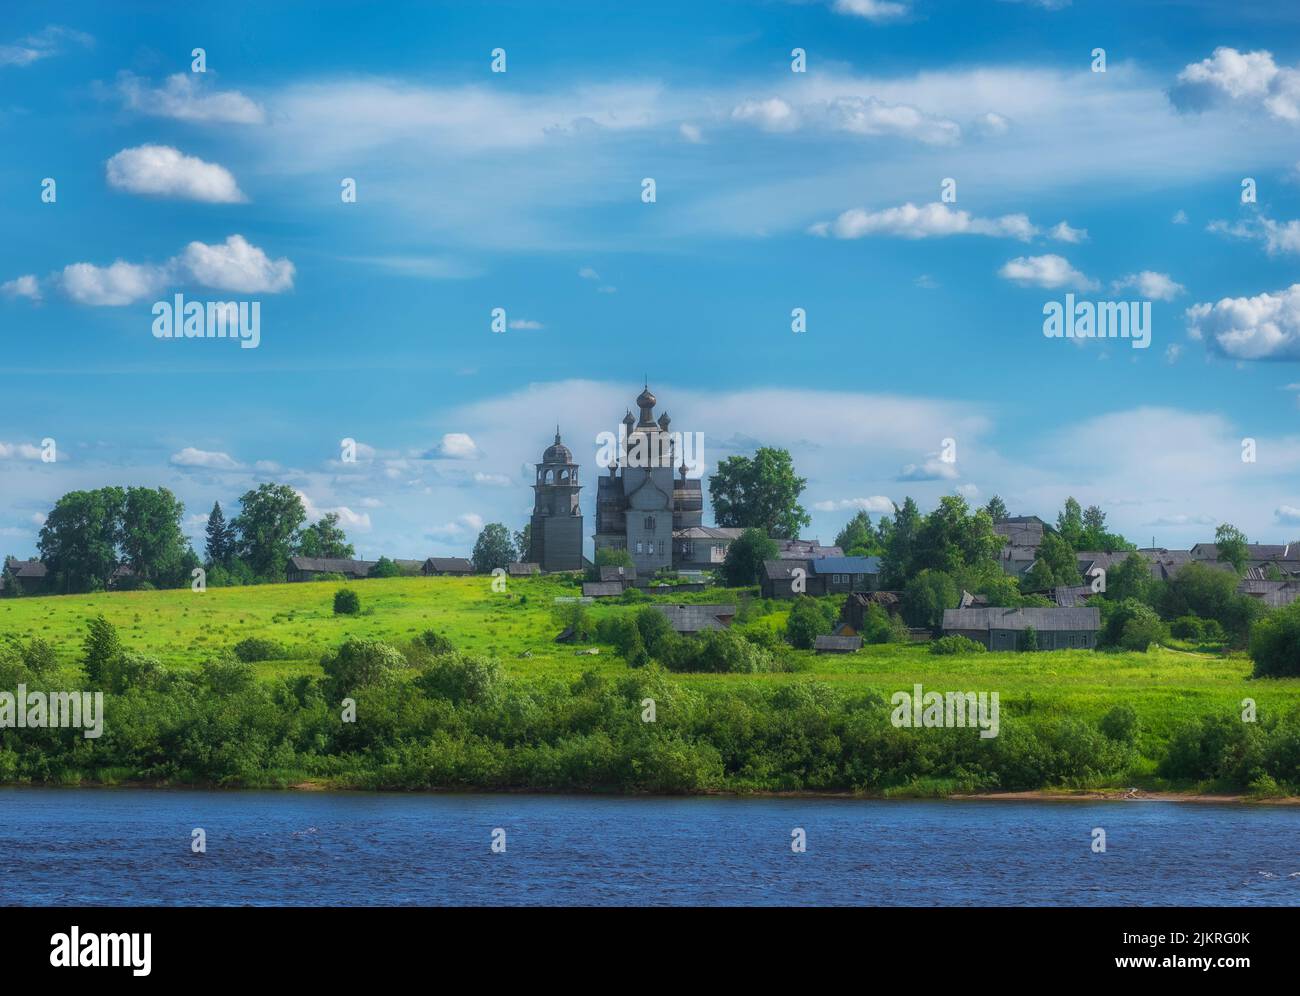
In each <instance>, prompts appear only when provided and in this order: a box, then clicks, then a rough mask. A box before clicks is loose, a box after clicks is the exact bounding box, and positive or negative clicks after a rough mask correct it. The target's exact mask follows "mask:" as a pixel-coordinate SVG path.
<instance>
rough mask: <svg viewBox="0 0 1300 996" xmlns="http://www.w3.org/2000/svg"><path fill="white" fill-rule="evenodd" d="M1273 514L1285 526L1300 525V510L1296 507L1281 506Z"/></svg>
mask: <svg viewBox="0 0 1300 996" xmlns="http://www.w3.org/2000/svg"><path fill="white" fill-rule="evenodd" d="M1273 514H1274V516H1275V517H1276V518H1277V521H1278V522H1280V523H1282V524H1283V525H1287V526H1295V525H1300V508H1296V507H1295V506H1294V505H1279V506H1278V507H1277V510H1276V511H1275V512H1274V513H1273Z"/></svg>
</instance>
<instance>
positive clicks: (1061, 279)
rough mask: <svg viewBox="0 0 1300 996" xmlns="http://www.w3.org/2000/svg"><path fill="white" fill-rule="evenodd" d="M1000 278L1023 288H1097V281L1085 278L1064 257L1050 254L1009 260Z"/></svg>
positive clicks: (999, 272) (999, 271) (1004, 265)
mask: <svg viewBox="0 0 1300 996" xmlns="http://www.w3.org/2000/svg"><path fill="white" fill-rule="evenodd" d="M998 276H1000V277H1002V278H1003V279H1004V280H1010V281H1012V282H1013V283H1017V284H1020V286H1022V287H1044V288H1048V289H1052V288H1056V287H1072V288H1074V289H1076V290H1090V289H1092V288H1094V287H1096V286H1097V283H1096V281H1094V280H1092V279H1090V278H1088V277H1086V276H1084V275H1083V274H1082V273H1080V272H1079V271H1078V270H1076V269H1075V268H1074V267H1073V266H1071V265H1070V261H1069V260H1068V259H1066V258H1065V257H1064V256H1058V255H1056V254H1055V253H1048V254H1047V255H1045V256H1017V257H1016V258H1015V259H1010V260H1007V262H1005V263H1003V264H1002V268H1001V269H1000V270H998Z"/></svg>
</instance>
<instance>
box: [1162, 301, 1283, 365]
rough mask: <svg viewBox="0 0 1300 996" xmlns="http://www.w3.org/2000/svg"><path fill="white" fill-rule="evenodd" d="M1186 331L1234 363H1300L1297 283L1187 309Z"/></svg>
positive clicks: (1195, 305) (1196, 305)
mask: <svg viewBox="0 0 1300 996" xmlns="http://www.w3.org/2000/svg"><path fill="white" fill-rule="evenodd" d="M1187 322H1188V331H1189V332H1190V334H1191V336H1192V338H1193V339H1199V340H1205V341H1206V342H1207V343H1208V344H1209V345H1210V346H1211V347H1212V348H1213V349H1215V350H1217V351H1218V352H1219V353H1220V354H1222V355H1223V356H1227V357H1231V358H1232V359H1236V360H1300V284H1292V285H1291V286H1290V287H1287V288H1286V289H1284V290H1280V291H1273V292H1272V293H1268V292H1265V293H1263V294H1256V295H1255V296H1254V297H1225V298H1223V299H1221V300H1220V301H1217V302H1214V303H1209V302H1206V303H1201V304H1194V305H1192V306H1191V307H1190V308H1188V309H1187Z"/></svg>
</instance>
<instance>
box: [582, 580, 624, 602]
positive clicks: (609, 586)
mask: <svg viewBox="0 0 1300 996" xmlns="http://www.w3.org/2000/svg"><path fill="white" fill-rule="evenodd" d="M582 594H583V596H584V597H586V598H609V597H610V596H612V595H613V596H617V595H621V594H623V585H622V584H621V583H619V582H618V581H584V582H583V583H582Z"/></svg>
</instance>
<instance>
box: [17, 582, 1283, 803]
mask: <svg viewBox="0 0 1300 996" xmlns="http://www.w3.org/2000/svg"><path fill="white" fill-rule="evenodd" d="M340 587H349V588H351V589H353V590H354V591H356V592H357V593H358V594H359V595H360V598H361V609H362V611H361V614H359V615H354V616H345V615H335V614H334V612H333V596H334V593H335V592H336V591H337V590H338V589H339V588H340ZM577 594H578V588H577V587H576V586H575V585H574V583H573V582H572V581H571V580H570V579H567V578H557V577H534V578H529V579H512V580H510V581H509V582H508V585H507V590H506V591H504V592H495V591H493V590H492V587H491V579H489V578H484V577H472V578H423V577H421V578H391V579H372V580H365V581H359V582H351V583H348V584H346V585H343V584H340V583H339V582H322V583H305V584H280V585H263V586H254V587H243V588H212V589H209V590H208V591H206V592H193V591H190V590H187V589H186V590H170V591H139V592H107V593H97V594H91V595H73V596H51V597H40V598H17V599H6V600H3V601H0V635H12V636H16V637H19V638H21V639H23V640H27V639H30V638H33V637H40V638H41V639H43V640H45V641H47V642H49V643H50V644H52V645H53V646H54V647H55V650H56V653H57V655H58V660H59V672H60V673H59V674H58V678H59V679H61V680H62V681H63V682H64V684H65V686H68V687H73V688H76V687H83V686H80V685H77V684H73V683H72V682H73V681H74V680H77V679H80V678H81V674H80V663H79V662H80V658H81V652H82V651H81V642H82V639H83V635H84V633H85V628H86V623H87V620H89V619H91V618H92V617H94V616H98V615H103V616H104V617H105V618H106V619H108V620H109V621H110V622H111V623H113V624H114V626H115V627H116V628H117V630H118V635H119V637H120V638H121V641H122V643H123V644H124V647H125V649H127V650H131V651H136V652H138V653H141V654H145V655H148V656H151V657H154V658H156V659H158V660H159V661H160V662H161V663H162V664H163V666H164V667H165V668H166V669H168V670H179V671H188V672H198V671H199V670H200V665H201V664H202V663H203V662H204V661H208V660H212V659H214V658H217V657H220V656H222V655H223V654H224V653H225V652H226V651H228V650H229V649H230V648H231V647H233V646H234V644H236V643H237V642H239V641H240V640H243V639H245V638H248V637H261V638H266V639H270V640H273V641H275V642H276V643H277V644H279V645H280V646H281V647H284V648H286V649H287V650H288V652H289V653H288V659H285V660H276V661H264V662H260V663H258V664H256V665H255V666H254V667H255V669H256V674H257V677H258V679H259V680H260V681H262V682H264V683H268V684H270V683H274V682H275V681H276V680H277V679H289V680H294V679H298V678H312V679H318V678H320V677H321V675H322V668H321V664H320V661H321V658H322V657H323V656H324V655H326V654H327V653H329V652H331V651H333V650H335V649H336V648H337V647H338V646H339V645H340V644H341V643H342V642H343V641H344V640H346V639H348V638H350V637H364V638H373V639H378V640H383V641H385V642H387V643H391V644H393V645H395V646H401V645H404V644H407V643H409V641H411V640H412V639H413V638H415V637H416V636H418V635H419V634H421V633H423V632H425V631H427V630H429V629H433V630H436V631H437V632H439V633H441V634H442V635H444V636H446V637H447V638H449V639H450V640H451V642H452V643H453V644H454V646H455V647H456V649H457V650H458V651H461V652H462V653H466V654H476V655H486V656H490V657H494V658H496V659H498V660H499V661H500V662H501V665H502V670H503V673H504V675H505V677H506V678H508V679H512V680H513V681H514V683H515V684H516V685H518V686H520V687H531V686H536V687H538V688H542V687H543V686H548V685H549V686H551V687H552V688H553V687H555V686H556V684H557V682H558V683H560V684H564V683H569V684H573V685H575V687H576V686H577V685H580V684H581V682H582V681H589V680H599V679H604V680H605V683H606V684H607V685H609V686H610V687H613V686H614V685H615V684H616V683H618V682H620V681H625V680H626V679H628V677H629V676H630V675H634V674H636V673H638V672H634V671H633V669H631V668H629V667H628V665H627V664H626V662H625V661H624V660H623V659H622V658H621V657H619V656H618V653H617V652H616V651H615V650H614V649H613V648H612V647H610V646H603V645H600V644H583V645H573V644H559V643H556V642H555V636H556V634H557V633H558V631H559V628H560V627H559V625H558V624H557V623H556V622H555V620H554V618H553V616H552V609H553V605H554V602H555V599H557V598H566V597H573V596H575V595H577ZM749 594H751V593H749V592H743V591H736V590H725V589H715V590H711V591H709V592H705V593H700V594H691V595H684V596H681V598H680V599H679V600H681V601H696V602H737V601H739V600H740V599H741V598H742V597H746V596H748V595H749ZM777 605H778V608H777V609H776V610H775V611H772V612H770V613H769V614H767V615H763V616H760V617H759V618H757V619H755V620H752V621H750V622H748V623H746V624H745V625H746V626H766V627H771V628H773V629H776V630H778V631H783V628H784V623H785V614H786V612H785V610H784V609H783V608H781V607H779V603H777ZM590 608H591V613H592V615H593V616H594V617H595V618H596V619H599V618H600V617H601V616H603V615H607V614H613V613H632V612H635V611H637V609H638V608H639V606H638V605H623V604H619V603H617V602H613V603H597V604H593V605H592V606H591V607H590ZM592 649H594V650H596V653H594V654H593V653H591V650H592ZM789 657H790V661H791V664H790V669H789V670H785V671H781V672H775V673H763V674H717V673H707V674H694V673H690V674H674V675H672V676H671V681H672V682H675V683H678V684H679V685H680V686H682V687H684V688H686V689H690V690H692V691H694V692H696V693H698V694H699V697H700V698H701V699H702V700H708V701H710V702H712V703H713V705H712V706H711V708H720V707H724V706H725V701H726V700H728V699H730V700H734V702H735V704H736V708H750V707H751V706H752V704H753V703H754V702H755V700H756V697H757V698H761V699H764V700H765V701H767V702H769V703H772V702H778V703H779V702H780V701H782V699H780V697H779V696H777V697H776V698H773V696H774V694H775V692H776V690H777V689H779V688H781V687H782V686H788V685H804V686H807V685H810V684H815V685H818V686H823V690H824V691H827V692H830V693H832V694H836V695H838V696H839V697H840V699H841V700H843V701H850V700H852V699H854V698H855V697H857V698H861V697H863V696H866V695H869V694H870V693H876V694H877V695H879V696H880V697H882V698H883V699H885V700H886V701H887V700H888V698H889V696H890V695H891V694H893V693H894V692H897V691H911V690H912V688H913V686H914V685H915V684H918V683H919V684H921V685H922V686H923V687H924V690H925V691H939V692H948V691H975V692H981V691H987V692H994V691H996V692H998V694H999V696H1000V699H1001V708H1002V714H1003V723H1004V726H1005V724H1006V723H1007V722H1008V720H1010V719H1013V718H1014V717H1032V720H1033V722H1034V723H1035V724H1047V725H1050V724H1052V723H1054V722H1055V721H1056V720H1066V721H1082V722H1084V723H1087V724H1090V725H1091V726H1092V727H1093V729H1094V730H1095V729H1096V728H1097V725H1098V724H1099V723H1100V722H1101V720H1102V718H1103V717H1104V716H1106V715H1107V713H1108V712H1110V711H1111V710H1112V709H1114V708H1115V707H1116V706H1122V705H1126V706H1129V707H1131V708H1132V709H1133V710H1134V711H1135V712H1136V714H1137V717H1138V720H1139V724H1140V726H1139V729H1140V732H1139V733H1138V735H1137V740H1136V743H1135V744H1134V745H1133V746H1134V748H1135V751H1134V755H1133V757H1134V760H1133V762H1132V763H1131V764H1129V765H1128V766H1127V767H1126V768H1125V770H1124V771H1123V772H1122V774H1120V775H1114V776H1113V777H1104V778H1101V779H1093V784H1094V785H1097V784H1101V785H1105V784H1111V785H1124V784H1145V785H1147V786H1154V787H1169V786H1168V784H1167V783H1164V782H1160V781H1159V780H1158V779H1155V778H1154V774H1155V771H1156V767H1157V763H1158V760H1159V759H1160V758H1161V757H1163V756H1164V754H1165V753H1166V750H1167V747H1168V743H1169V741H1170V739H1171V737H1172V736H1173V735H1174V734H1175V732H1176V731H1177V730H1178V729H1179V727H1180V726H1183V725H1185V724H1187V723H1189V722H1192V721H1197V720H1201V719H1203V718H1206V717H1209V716H1219V717H1223V716H1237V715H1239V714H1240V712H1241V709H1242V701H1243V699H1247V698H1249V699H1253V700H1254V702H1255V703H1256V704H1257V709H1258V713H1259V716H1260V719H1261V720H1273V719H1277V718H1280V717H1284V716H1290V717H1292V719H1294V717H1295V716H1297V715H1300V679H1282V680H1253V679H1251V677H1250V674H1251V662H1250V660H1249V659H1248V658H1246V657H1245V656H1240V655H1239V656H1215V655H1210V654H1202V653H1191V652H1184V651H1178V650H1172V649H1156V650H1152V651H1150V652H1148V653H1106V652H1091V651H1061V652H1044V653H1023V654H1017V653H988V654H969V655H954V656H938V655H933V654H930V653H929V652H928V651H927V648H926V647H925V646H924V645H899V644H886V645H879V646H870V647H866V648H864V649H863V650H862V651H860V652H858V653H855V654H845V655H815V654H813V653H812V652H809V651H793V650H791V651H789ZM584 675H588V676H589V677H588V678H584V677H583V676H584ZM590 675H594V676H596V677H595V678H594V679H593V678H591V677H590ZM51 687H55V686H53V685H51ZM412 694H416V693H414V692H412ZM720 703H721V704H722V705H720ZM745 703H747V705H742V704H745ZM777 708H778V709H779V708H780V707H779V706H777ZM430 722H433V721H432V720H430ZM710 722H714V721H713V720H711V721H710ZM715 725H716V724H715ZM432 728H433V727H430V729H432ZM786 735H797V731H794V733H793V734H782V736H786ZM1207 763H1208V762H1207ZM1286 764H1289V762H1286ZM1275 767H1276V765H1275ZM1207 770H1208V769H1207ZM1283 773H1284V774H1285V767H1284V769H1283ZM706 781H707V779H706ZM1279 781H1280V782H1282V783H1283V784H1286V783H1289V782H1290V781H1291V779H1279ZM353 783H355V779H353ZM709 784H710V787H726V786H727V782H726V780H725V779H723V780H721V781H719V782H718V783H717V784H716V785H715V784H712V783H709ZM749 784H751V785H752V786H754V787H760V788H761V787H765V786H766V787H771V786H772V785H784V784H788V782H785V781H780V780H779V779H776V778H775V776H774V777H772V778H769V779H767V781H766V782H764V781H762V780H758V779H754V780H752V781H751V782H750V783H749ZM802 784H810V782H809V781H808V779H807V778H804V779H803V781H802Z"/></svg>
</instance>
